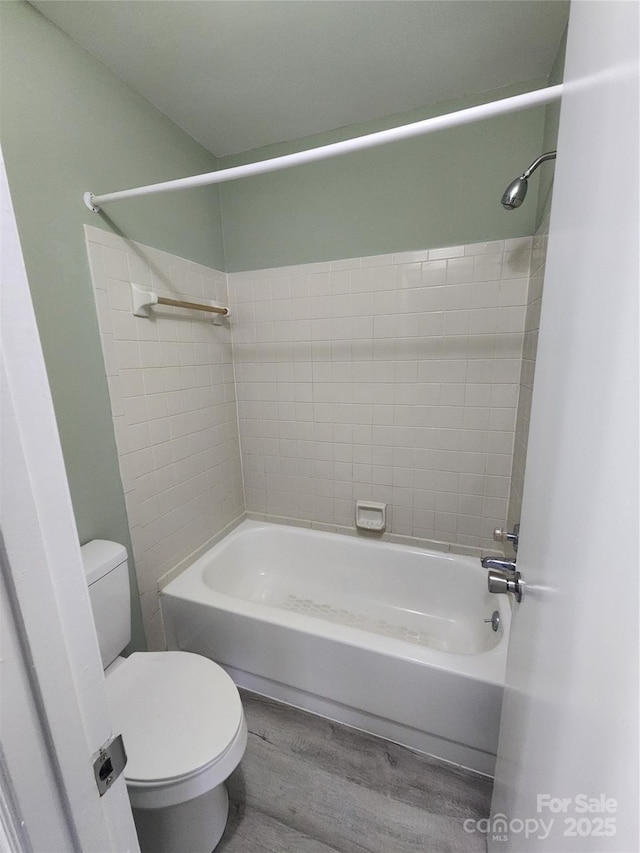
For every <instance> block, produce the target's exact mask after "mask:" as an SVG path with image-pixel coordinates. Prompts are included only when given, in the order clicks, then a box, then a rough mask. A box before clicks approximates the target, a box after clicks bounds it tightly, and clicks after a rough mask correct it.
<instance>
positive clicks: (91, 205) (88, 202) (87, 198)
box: [82, 193, 102, 213]
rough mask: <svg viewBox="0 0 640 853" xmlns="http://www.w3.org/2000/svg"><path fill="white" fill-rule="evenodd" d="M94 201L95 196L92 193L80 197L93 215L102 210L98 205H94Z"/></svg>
mask: <svg viewBox="0 0 640 853" xmlns="http://www.w3.org/2000/svg"><path fill="white" fill-rule="evenodd" d="M94 199H95V195H94V194H93V193H85V194H84V195H83V196H82V200H83V201H84V203H85V204H86V205H87V207H88V208H89V210H91V211H93V213H100V211H101V210H102V208H101V207H100V205H99V204H96V203H95V201H94Z"/></svg>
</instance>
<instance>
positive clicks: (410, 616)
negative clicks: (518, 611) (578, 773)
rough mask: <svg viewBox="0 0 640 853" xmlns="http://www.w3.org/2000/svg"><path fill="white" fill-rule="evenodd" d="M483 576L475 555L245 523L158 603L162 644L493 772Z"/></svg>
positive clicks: (494, 693) (493, 715)
mask: <svg viewBox="0 0 640 853" xmlns="http://www.w3.org/2000/svg"><path fill="white" fill-rule="evenodd" d="M486 576H487V573H486V570H484V569H482V568H481V566H480V564H479V561H478V560H477V559H476V558H471V557H463V556H458V555H454V554H446V553H441V552H437V551H425V550H423V549H420V548H412V547H407V546H402V545H395V544H390V543H386V542H379V541H371V540H370V539H366V538H360V537H356V536H344V535H340V534H334V533H324V532H319V531H314V530H309V529H304V528H298V527H290V526H285V525H279V524H265V523H258V522H254V521H244V522H243V523H242V524H240V525H239V527H237V528H236V529H235V530H234V531H233V532H232V533H230V534H229V535H228V536H226V537H225V538H224V539H223V540H222V541H221V542H219V543H218V544H217V545H216V546H215V547H213V548H212V549H211V550H210V551H208V552H207V553H206V554H204V556H202V557H200V558H199V559H198V560H197V561H196V562H195V563H193V564H192V565H191V566H190V567H189V568H187V569H186V570H185V571H184V572H183V573H182V574H181V575H179V576H178V577H177V578H175V579H174V580H172V581H171V582H170V583H169V584H168V585H167V586H166V587H165V588H164V589H163V590H162V591H161V605H162V614H163V619H164V625H165V631H166V636H167V644H168V647H169V648H170V649H182V650H185V651H192V652H197V653H199V654H202V655H205V656H206V657H209V658H211V659H212V660H214V661H216V662H217V663H219V664H221V665H222V666H223V667H224V668H225V669H226V671H227V672H228V673H229V674H230V675H231V677H232V678H233V679H234V681H235V682H236V684H238V685H239V686H241V687H245V688H247V689H249V690H252V691H255V692H257V693H261V694H263V695H265V696H269V697H271V698H274V699H279V700H281V701H283V702H287V703H289V704H292V705H296V706H297V707H300V708H303V709H305V710H308V711H312V712H315V713H318V714H322V715H323V716H326V717H328V718H330V719H333V720H336V721H338V722H341V723H344V724H346V725H351V726H355V727H357V728H360V729H363V730H364V731H368V732H371V733H372V734H376V735H379V736H381V737H385V738H387V739H389V740H393V741H395V742H397V743H400V744H403V745H404V746H408V747H410V748H412V749H416V750H419V751H420V752H425V753H428V754H430V755H434V756H437V757H438V758H442V759H444V760H446V761H451V762H454V763H456V764H460V765H462V766H465V767H468V768H471V769H473V770H476V771H478V772H481V773H486V774H492V773H493V769H494V763H495V753H496V749H497V744H498V725H499V721H500V707H501V703H502V693H503V684H504V673H505V662H506V653H507V639H508V633H509V624H510V615H511V613H510V603H509V600H508V597H507V596H502V595H492V594H491V593H489V592H488V590H487V580H486ZM494 610H498V611H499V613H500V625H499V628H498V630H497V631H493V629H492V626H491V625H490V624H487V623H485V622H484V620H485V619H489V618H490V617H491V614H492V612H493V611H494Z"/></svg>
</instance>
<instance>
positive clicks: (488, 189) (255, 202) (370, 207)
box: [219, 80, 546, 271]
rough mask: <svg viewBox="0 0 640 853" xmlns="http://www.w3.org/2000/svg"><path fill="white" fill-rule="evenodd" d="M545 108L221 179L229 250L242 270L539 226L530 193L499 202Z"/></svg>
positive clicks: (531, 145) (533, 153)
mask: <svg viewBox="0 0 640 853" xmlns="http://www.w3.org/2000/svg"><path fill="white" fill-rule="evenodd" d="M544 85H546V80H535V81H530V82H529V83H523V84H517V85H512V86H508V87H505V88H502V89H500V90H497V91H494V92H490V93H485V94H484V95H483V96H475V97H468V98H464V99H460V100H456V101H448V102H445V103H441V104H438V105H436V106H433V107H431V108H429V109H421V110H417V111H413V112H411V113H405V114H403V115H399V116H392V117H389V118H387V119H386V120H385V121H382V122H375V123H368V124H363V125H352V126H350V127H348V128H343V129H341V130H339V131H334V132H331V133H325V134H322V135H320V136H314V137H309V138H306V139H302V140H300V139H298V140H296V141H295V142H291V143H282V144H280V145H274V146H269V147H268V148H261V149H258V150H257V151H251V152H248V153H245V154H243V155H238V156H234V157H226V158H223V159H222V160H220V161H219V166H220V168H226V167H227V166H232V165H237V164H238V163H242V162H249V161H252V160H261V159H266V158H268V157H274V156H278V155H280V154H287V153H289V152H290V151H297V150H303V149H305V148H311V147H314V146H316V145H324V144H328V143H330V142H334V141H336V140H338V139H346V138H349V137H352V136H358V135H361V134H364V133H369V132H372V131H375V130H380V129H382V128H385V127H392V126H394V125H399V124H405V123H408V122H411V121H418V120H420V119H422V118H428V117H429V116H432V115H440V114H443V113H446V112H450V111H453V110H457V109H462V108H464V107H467V106H472V105H475V104H478V103H484V102H487V101H492V100H496V99H498V98H504V97H509V96H511V95H516V94H520V93H521V92H525V91H529V90H531V89H536V88H540V87H541V86H544ZM544 125H545V107H539V108H536V109H531V110H525V111H523V112H519V113H515V114H513V115H508V116H502V117H500V118H496V119H491V120H487V121H483V122H479V123H477V124H473V125H468V126H466V127H462V128H456V129H453V130H448V131H444V132H442V133H437V134H434V135H432V136H426V137H422V138H420V139H414V140H410V141H406V142H397V143H393V144H391V145H387V146H384V147H382V148H378V149H373V150H370V151H365V152H359V153H357V154H350V155H346V156H344V157H340V158H337V159H335V160H328V161H325V162H323V163H316V164H313V165H308V166H302V167H299V168H294V169H289V170H287V171H284V172H278V173H274V174H271V175H262V176H259V177H255V178H248V179H245V180H242V181H234V182H232V183H228V184H223V185H221V197H222V211H223V230H224V246H225V260H226V263H227V270H229V271H237V270H244V269H257V268H260V267H271V266H280V265H285V264H294V263H306V262H310V261H319V260H327V259H330V258H333V259H335V258H348V257H358V256H361V255H375V254H381V253H385V252H394V251H403V250H407V249H418V248H431V247H438V246H450V245H458V244H460V243H471V242H475V241H479V240H495V239H500V238H504V237H519V236H523V235H526V234H532V233H533V232H534V230H535V217H536V200H537V190H538V184H537V183H535V184H533V183H532V185H531V187H530V190H529V198H528V199H527V204H526V205H524V206H523V207H522V208H520V210H518V211H516V212H513V213H510V212H507V211H505V210H503V208H502V207H501V206H500V197H501V196H502V193H503V191H504V188H505V187H506V186H507V184H508V183H509V182H510V181H512V180H513V178H514V177H516V175H518V174H520V173H521V172H522V171H523V169H524V168H526V166H527V165H528V164H529V163H530V162H531V161H532V160H533V159H534V158H535V157H537V156H538V154H539V153H540V150H541V145H542V138H543V132H544Z"/></svg>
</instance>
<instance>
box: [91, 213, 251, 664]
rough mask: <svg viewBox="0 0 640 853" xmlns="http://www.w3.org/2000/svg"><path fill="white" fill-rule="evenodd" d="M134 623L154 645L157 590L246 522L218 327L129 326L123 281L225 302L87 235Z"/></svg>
mask: <svg viewBox="0 0 640 853" xmlns="http://www.w3.org/2000/svg"><path fill="white" fill-rule="evenodd" d="M86 238H87V247H88V253H89V260H90V266H91V275H92V279H93V285H94V293H95V297H96V305H97V312H98V322H99V326H100V333H101V338H102V347H103V353H104V358H105V369H106V373H107V379H108V383H109V393H110V397H111V408H112V412H113V419H114V425H115V434H116V444H117V449H118V456H119V460H120V473H121V477H122V482H123V486H124V491H125V499H126V505H127V514H128V518H129V527H130V530H131V540H132V544H133V551H134V556H135V564H136V571H137V577H138V585H139V589H140V596H141V602H142V615H143V620H144V625H145V631H146V634H147V639H148V641H149V645H150V647H151V648H162V647H163V644H164V636H163V632H162V625H161V616H160V611H159V603H158V594H157V582H158V579H159V578H160V577H161V576H162V575H164V574H165V573H166V572H168V571H171V570H173V569H175V568H176V567H177V566H179V564H180V563H181V561H183V560H185V559H187V558H188V557H189V556H190V555H193V554H194V552H198V551H199V550H202V549H203V548H204V547H205V546H206V545H207V544H208V543H210V542H211V541H212V540H214V539H215V537H216V536H217V535H219V534H220V533H221V532H222V531H223V530H224V529H225V528H226V527H228V526H229V525H232V524H233V523H234V521H236V520H237V519H238V518H239V517H242V516H243V514H244V495H243V486H242V471H241V464H240V449H239V443H238V426H237V409H236V400H235V386H234V377H233V365H232V359H231V333H230V329H229V325H228V321H223V323H222V324H221V325H214V324H213V323H212V321H211V315H206V314H202V313H198V312H195V311H185V310H184V309H175V308H170V307H165V306H162V307H158V308H156V309H154V310H153V312H152V314H151V316H150V317H149V318H148V319H146V318H139V317H134V316H133V314H132V305H131V289H130V282H136V283H137V284H139V285H141V286H142V287H143V288H145V289H149V290H151V289H152V290H154V291H156V292H157V293H159V294H160V295H163V296H170V297H173V298H179V299H180V298H182V299H196V300H198V299H200V300H202V299H215V300H216V301H219V302H222V303H223V304H226V303H227V281H226V276H225V274H224V273H220V272H218V271H217V270H214V269H209V268H207V267H203V266H200V265H199V264H195V263H191V262H190V261H187V260H184V259H182V258H178V257H176V256H174V255H170V254H167V253H165V252H160V251H158V250H156V249H152V248H149V247H148V246H143V245H142V244H140V243H134V242H132V241H128V240H125V239H123V238H121V237H117V236H115V235H113V234H110V233H108V232H106V231H103V230H102V229H100V228H93V227H86Z"/></svg>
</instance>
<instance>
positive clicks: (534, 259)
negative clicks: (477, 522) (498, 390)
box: [507, 223, 549, 530]
mask: <svg viewBox="0 0 640 853" xmlns="http://www.w3.org/2000/svg"><path fill="white" fill-rule="evenodd" d="M548 232H549V226H548V223H545V224H543V226H542V227H541V229H540V232H539V233H538V234H536V236H535V237H534V238H533V250H532V255H531V274H530V278H529V294H528V299H527V311H526V314H525V331H524V343H523V347H522V366H521V370H520V393H519V395H518V409H517V413H516V433H515V438H514V448H513V470H512V472H511V489H510V492H509V507H508V512H507V524H508V527H509V530H513V526H514V524H518V523H519V521H520V515H521V512H522V491H523V487H524V474H525V464H526V460H527V445H528V442H529V425H530V420H531V400H532V396H533V377H534V374H535V368H536V352H537V349H538V331H539V329H540V312H541V309H542V288H543V283H544V273H545V263H546V259H547V243H548V240H549V236H548Z"/></svg>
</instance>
